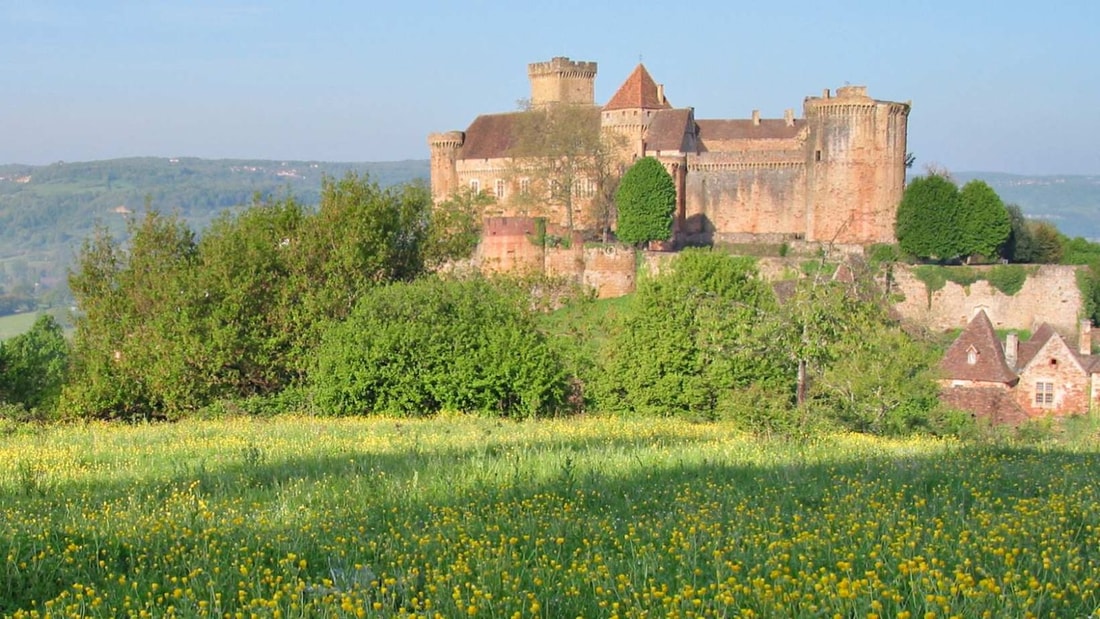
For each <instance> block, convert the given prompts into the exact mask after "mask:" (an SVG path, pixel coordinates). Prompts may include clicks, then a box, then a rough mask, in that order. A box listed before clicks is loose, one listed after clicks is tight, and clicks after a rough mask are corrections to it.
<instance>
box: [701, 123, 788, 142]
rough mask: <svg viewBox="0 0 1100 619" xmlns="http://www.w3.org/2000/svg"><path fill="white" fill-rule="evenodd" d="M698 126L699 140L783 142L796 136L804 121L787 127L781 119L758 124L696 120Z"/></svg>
mask: <svg viewBox="0 0 1100 619" xmlns="http://www.w3.org/2000/svg"><path fill="white" fill-rule="evenodd" d="M695 123H696V124H698V125H699V139H701V140H702V141H703V142H704V143H705V142H706V141H707V140H720V141H725V140H785V139H791V138H794V137H796V136H798V132H799V131H802V128H803V127H804V126H805V125H806V121H805V120H804V119H795V120H794V122H793V124H790V125H788V124H787V121H786V120H783V119H782V118H761V119H760V124H753V122H752V119H748V118H739V119H734V120H706V119H701V120H696V121H695Z"/></svg>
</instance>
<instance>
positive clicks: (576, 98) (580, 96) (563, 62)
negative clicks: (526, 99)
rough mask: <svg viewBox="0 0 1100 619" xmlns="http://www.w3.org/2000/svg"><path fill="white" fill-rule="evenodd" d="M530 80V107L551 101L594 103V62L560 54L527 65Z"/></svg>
mask: <svg viewBox="0 0 1100 619" xmlns="http://www.w3.org/2000/svg"><path fill="white" fill-rule="evenodd" d="M527 78H528V79H529V80H530V81H531V107H540V106H546V105H551V104H554V103H572V104H578V105H595V104H596V87H595V84H596V63H594V62H579V61H573V60H570V59H568V58H566V57H564V56H558V57H557V58H552V59H550V60H549V61H547V62H533V63H531V64H529V65H527Z"/></svg>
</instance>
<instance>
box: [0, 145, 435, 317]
mask: <svg viewBox="0 0 1100 619" xmlns="http://www.w3.org/2000/svg"><path fill="white" fill-rule="evenodd" d="M348 171H354V172H357V173H366V174H368V175H369V176H370V178H371V179H373V180H374V181H375V182H377V183H379V184H380V185H382V186H389V185H394V184H398V183H402V182H405V181H410V180H414V179H425V181H426V179H427V177H428V162H427V161H423V160H417V161H394V162H380V163H334V162H321V161H266V160H230V159H224V160H207V159H195V158H178V159H175V158H174V159H163V158H152V157H145V158H132V159H113V160H107V161H90V162H81V163H65V162H57V163H54V164H50V165H45V166H30V165H0V296H7V297H8V298H12V297H20V298H25V297H26V296H29V295H34V294H37V295H40V296H45V295H49V294H51V292H52V293H56V291H57V289H58V287H59V286H60V285H62V284H63V280H64V274H65V270H66V268H67V267H68V265H69V263H70V259H71V257H72V255H73V253H74V252H75V251H76V250H77V249H79V247H80V244H81V242H82V241H83V240H84V239H85V238H88V237H89V235H90V234H91V232H92V230H93V228H94V226H95V224H96V223H97V222H99V223H101V224H103V225H105V226H107V227H108V228H109V229H110V230H112V231H113V232H116V233H118V234H121V233H122V232H123V231H124V230H125V218H126V216H127V214H129V213H137V214H140V213H141V212H142V211H143V210H144V208H145V205H146V203H148V204H149V205H150V206H151V207H152V208H154V209H157V210H159V211H162V212H167V213H177V214H179V215H180V217H182V219H183V220H184V221H185V222H187V223H188V224H189V225H190V226H191V227H192V228H193V229H195V230H199V231H200V232H201V231H202V230H204V229H205V228H206V226H207V225H208V224H209V223H210V222H211V221H212V220H213V218H214V217H215V216H216V215H217V214H218V213H220V212H221V211H223V210H225V209H231V208H233V207H238V206H241V205H244V204H248V203H250V202H252V200H253V199H254V197H255V196H257V195H259V196H275V197H285V196H286V195H288V194H290V195H293V196H295V198H297V199H298V200H300V201H301V202H303V203H304V204H307V205H315V204H317V203H318V201H319V198H320V190H321V178H322V177H323V176H325V175H328V176H333V177H342V176H343V175H344V174H345V173H347V172H348ZM36 284H37V286H36ZM9 311H10V310H9ZM3 313H7V312H5V311H4V308H3V307H0V314H3Z"/></svg>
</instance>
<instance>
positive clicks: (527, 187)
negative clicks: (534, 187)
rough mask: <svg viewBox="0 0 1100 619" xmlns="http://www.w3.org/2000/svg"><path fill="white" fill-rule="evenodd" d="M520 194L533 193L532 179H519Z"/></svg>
mask: <svg viewBox="0 0 1100 619" xmlns="http://www.w3.org/2000/svg"><path fill="white" fill-rule="evenodd" d="M519 192H520V193H522V194H523V195H527V194H529V193H531V179H529V178H521V179H519Z"/></svg>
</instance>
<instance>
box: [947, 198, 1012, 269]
mask: <svg viewBox="0 0 1100 619" xmlns="http://www.w3.org/2000/svg"><path fill="white" fill-rule="evenodd" d="M1011 232H1012V221H1011V218H1010V215H1009V212H1008V210H1006V209H1005V205H1004V202H1002V201H1001V198H1000V196H998V195H997V192H996V191H993V188H992V187H990V186H989V185H988V184H987V183H986V182H985V181H981V180H976V179H975V180H972V181H970V182H968V183H967V184H965V185H963V188H962V190H960V191H959V233H960V234H959V236H960V251H961V255H965V256H971V255H978V256H984V257H986V258H992V257H995V256H997V255H998V250H1000V249H1001V248H1002V247H1003V246H1004V244H1005V242H1006V241H1007V240H1008V237H1009V234H1010V233H1011Z"/></svg>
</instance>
